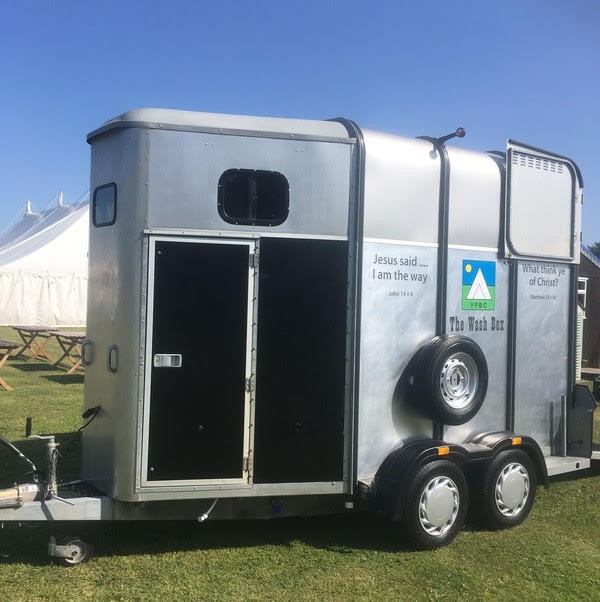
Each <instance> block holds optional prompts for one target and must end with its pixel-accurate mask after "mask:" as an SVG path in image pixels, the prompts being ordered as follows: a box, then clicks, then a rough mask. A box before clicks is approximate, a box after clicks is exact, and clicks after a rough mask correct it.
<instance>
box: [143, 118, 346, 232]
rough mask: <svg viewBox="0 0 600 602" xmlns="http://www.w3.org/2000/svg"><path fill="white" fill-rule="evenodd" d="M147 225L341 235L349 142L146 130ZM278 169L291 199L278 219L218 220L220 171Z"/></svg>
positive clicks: (192, 228)
mask: <svg viewBox="0 0 600 602" xmlns="http://www.w3.org/2000/svg"><path fill="white" fill-rule="evenodd" d="M146 136H148V138H149V148H150V153H149V161H150V173H149V182H148V188H149V207H148V228H150V229H171V230H180V229H183V228H185V229H186V230H209V231H219V232H224V233H234V232H235V233H236V234H237V235H240V234H243V233H246V234H248V235H255V234H256V233H259V232H269V234H272V235H274V234H278V235H291V236H329V237H332V236H337V237H343V238H347V236H348V186H349V175H348V170H349V161H350V153H351V148H352V147H351V145H350V144H348V143H333V142H324V141H318V140H289V139H277V138H259V137H256V136H237V135H228V136H224V135H219V134H209V133H203V132H184V131H171V130H147V131H146ZM236 168H241V169H254V170H264V171H273V172H278V173H281V174H283V175H284V176H285V177H286V179H287V181H288V182H289V186H290V199H291V202H293V203H294V205H293V206H292V207H291V209H290V213H289V215H288V217H287V219H286V220H285V221H284V222H283V223H282V224H280V225H278V226H262V227H260V226H258V227H257V226H252V225H240V224H231V223H227V222H225V221H224V220H223V219H222V218H221V216H220V215H219V212H218V205H217V196H218V190H219V178H220V177H221V175H222V174H223V173H224V172H225V171H227V170H229V169H236Z"/></svg>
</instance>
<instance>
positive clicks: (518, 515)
mask: <svg viewBox="0 0 600 602" xmlns="http://www.w3.org/2000/svg"><path fill="white" fill-rule="evenodd" d="M536 486H537V480H536V474H535V468H534V466H533V462H532V461H531V459H530V457H529V456H528V455H527V453H526V452H524V451H523V450H520V449H511V450H506V451H503V452H501V453H499V454H498V455H497V456H496V457H495V458H494V459H493V460H492V461H491V462H490V464H489V465H488V467H487V468H486V470H485V473H484V476H483V487H482V506H481V514H482V516H481V518H482V522H483V523H484V524H485V525H486V526H487V527H489V528H491V529H508V528H509V527H514V526H516V525H518V524H520V523H522V522H523V521H524V520H525V519H526V518H527V515H528V514H529V511H530V510H531V508H532V506H533V502H534V501H535V490H536Z"/></svg>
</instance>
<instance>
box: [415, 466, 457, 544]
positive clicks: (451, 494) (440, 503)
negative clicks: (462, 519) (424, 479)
mask: <svg viewBox="0 0 600 602" xmlns="http://www.w3.org/2000/svg"><path fill="white" fill-rule="evenodd" d="M459 506H460V495H459V493H458V488H457V486H456V484H455V483H454V481H453V480H452V479H450V478H448V477H445V476H440V477H435V478H434V479H432V480H431V481H429V483H428V484H427V486H426V487H425V489H424V490H423V493H422V494H421V499H420V500H419V521H420V522H421V527H423V530H424V531H425V532H426V533H428V534H429V535H435V536H441V535H444V534H445V533H446V532H447V531H448V529H450V528H451V527H452V525H453V524H454V521H455V520H456V517H457V515H458V509H459Z"/></svg>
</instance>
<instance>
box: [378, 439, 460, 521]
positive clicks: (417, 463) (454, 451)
mask: <svg viewBox="0 0 600 602" xmlns="http://www.w3.org/2000/svg"><path fill="white" fill-rule="evenodd" d="M468 456H469V454H468V452H466V450H464V449H463V448H462V447H461V446H460V445H453V444H448V443H445V442H444V441H440V440H435V439H423V440H417V441H411V442H409V443H405V444H404V445H402V446H400V447H397V448H395V449H393V450H392V451H391V452H390V453H389V454H388V455H387V457H386V458H385V460H384V461H383V462H382V463H381V466H380V467H379V470H378V471H377V473H376V474H375V479H374V482H373V491H374V494H375V497H376V499H377V501H378V503H379V505H380V508H381V509H382V510H383V512H384V514H385V515H386V516H387V517H389V518H390V519H392V520H395V521H397V520H400V519H402V517H403V514H404V505H405V499H404V496H403V495H402V492H406V491H407V490H408V487H409V485H410V482H411V480H412V479H413V477H414V476H415V474H416V472H417V471H418V470H419V469H420V468H421V467H422V466H424V465H425V464H428V463H429V462H432V461H434V460H448V461H450V462H453V463H454V464H456V465H457V466H458V467H459V468H460V469H461V470H462V469H463V468H464V466H465V464H467V463H468Z"/></svg>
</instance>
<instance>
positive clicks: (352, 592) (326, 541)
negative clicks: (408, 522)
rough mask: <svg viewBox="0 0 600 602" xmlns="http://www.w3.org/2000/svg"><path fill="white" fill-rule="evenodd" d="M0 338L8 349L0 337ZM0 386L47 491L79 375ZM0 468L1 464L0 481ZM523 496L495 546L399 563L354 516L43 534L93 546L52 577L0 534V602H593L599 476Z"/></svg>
mask: <svg viewBox="0 0 600 602" xmlns="http://www.w3.org/2000/svg"><path fill="white" fill-rule="evenodd" d="M0 338H9V339H14V337H13V336H12V334H11V332H10V331H7V330H5V329H0ZM2 374H3V375H4V377H5V378H6V380H7V381H8V382H9V383H10V384H11V385H12V386H13V387H14V391H13V392H6V391H3V390H0V435H2V436H4V437H6V438H8V439H10V440H12V441H14V442H16V443H17V444H18V445H19V446H21V447H23V448H26V450H27V453H29V454H31V455H35V458H34V459H35V461H36V462H39V464H40V465H42V466H43V464H44V461H43V455H44V451H43V444H40V443H37V442H31V441H29V442H24V441H23V431H24V423H25V416H27V415H31V416H33V418H34V423H33V424H34V431H35V432H38V433H41V432H56V433H58V434H59V441H60V442H61V447H62V451H63V458H62V460H61V464H60V472H59V475H60V477H61V478H63V479H67V478H73V477H75V476H77V470H78V465H79V464H78V463H79V451H80V450H79V444H78V438H77V436H76V435H75V433H74V431H76V429H77V428H78V427H79V426H80V425H81V423H82V420H81V418H80V414H81V405H82V395H83V377H82V374H73V375H67V374H65V371H64V370H60V369H57V368H53V367H50V366H48V365H47V364H44V363H41V362H34V363H30V364H27V363H25V362H23V361H18V360H14V361H10V362H9V363H8V364H7V365H6V366H5V367H4V368H3V370H2ZM598 419H599V417H598V416H596V424H597V425H598V429H597V430H598V431H600V424H598ZM2 460H4V462H2ZM9 464H14V461H13V459H12V458H11V457H9V456H8V455H7V456H4V455H2V457H0V475H3V476H4V475H5V472H3V471H5V470H6V467H7V465H9ZM2 467H4V468H2ZM6 478H7V477H5V479H6ZM537 494H538V498H537V501H536V503H535V505H534V507H533V510H532V513H531V515H530V516H529V518H528V519H527V520H526V521H525V523H524V524H523V525H521V526H519V527H517V528H515V529H511V530H508V531H499V532H490V531H481V530H478V529H475V528H474V527H472V526H469V525H468V526H467V528H466V529H465V530H464V531H463V532H462V533H461V534H460V535H459V536H458V538H457V539H456V540H455V542H454V543H453V544H452V545H450V546H448V547H446V548H443V549H440V550H436V551H433V552H412V551H410V550H407V549H406V548H404V547H403V545H402V541H401V539H400V538H399V537H398V536H397V534H396V532H395V530H393V529H390V528H389V525H388V524H386V523H383V522H380V521H379V520H378V519H377V518H376V517H373V516H368V515H362V514H351V515H344V516H336V517H323V518H305V519H281V520H273V521H266V522H261V521H243V522H242V521H230V522H218V521H214V522H211V521H210V520H209V521H207V522H206V523H204V524H203V525H199V524H196V523H181V522H170V523H129V522H127V523H119V524H117V523H102V524H93V523H87V524H78V525H61V526H59V528H58V530H57V535H58V536H59V537H60V536H64V535H70V534H76V535H79V536H81V538H82V539H84V541H88V542H90V543H93V545H94V546H95V551H96V555H95V557H94V558H93V559H92V560H91V561H90V562H88V563H86V564H82V565H79V566H77V567H73V568H71V569H66V568H63V567H60V566H56V565H53V564H52V563H50V562H49V560H48V557H47V555H46V549H45V547H46V544H47V541H48V537H49V535H50V526H49V525H43V526H41V527H36V528H32V527H22V528H16V526H14V525H8V524H7V525H5V528H4V529H3V530H0V591H1V592H2V597H3V599H5V600H10V601H20V600H49V599H58V598H68V599H89V600H155V599H161V598H165V599H169V600H197V599H206V600H265V599H266V600H386V601H387V600H503V601H510V600H520V601H521V600H586V599H587V600H593V599H598V596H599V594H598V592H600V566H599V565H598V563H599V562H600V551H599V550H600V547H599V545H598V534H599V533H600V513H599V512H598V506H599V505H600V467H598V466H594V467H593V469H592V470H591V471H586V472H585V473H583V474H581V475H579V476H577V477H575V478H560V479H557V480H556V481H554V482H553V483H552V485H551V487H550V488H549V489H544V488H542V487H540V488H538V492H537Z"/></svg>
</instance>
